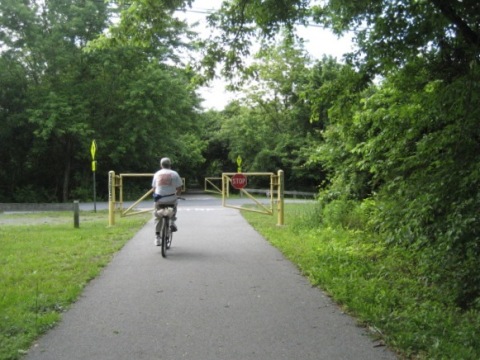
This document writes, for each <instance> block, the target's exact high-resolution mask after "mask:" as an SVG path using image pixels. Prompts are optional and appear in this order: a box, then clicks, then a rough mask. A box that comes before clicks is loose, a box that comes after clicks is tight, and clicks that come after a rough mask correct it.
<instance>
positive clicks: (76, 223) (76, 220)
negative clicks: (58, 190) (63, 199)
mask: <svg viewBox="0 0 480 360" xmlns="http://www.w3.org/2000/svg"><path fill="white" fill-rule="evenodd" d="M73 227H75V228H76V229H78V228H79V227H80V205H79V202H78V200H75V201H74V202H73Z"/></svg>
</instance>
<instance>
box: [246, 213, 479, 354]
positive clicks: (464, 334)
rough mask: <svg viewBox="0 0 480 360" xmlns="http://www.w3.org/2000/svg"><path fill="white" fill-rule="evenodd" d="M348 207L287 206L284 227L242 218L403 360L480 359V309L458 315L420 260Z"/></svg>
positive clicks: (451, 300) (259, 218)
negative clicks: (381, 235)
mask: <svg viewBox="0 0 480 360" xmlns="http://www.w3.org/2000/svg"><path fill="white" fill-rule="evenodd" d="M344 205H345V204H334V206H333V207H331V208H329V209H322V208H320V207H319V206H318V205H317V204H287V205H286V213H285V223H286V224H287V225H286V226H284V227H278V226H275V224H274V221H272V219H271V218H269V217H265V216H262V215H258V214H255V213H248V212H244V216H245V218H246V219H247V220H248V221H249V222H250V223H251V224H252V225H253V226H254V227H255V228H256V229H257V230H258V231H259V232H260V233H261V234H262V235H264V236H265V237H266V238H267V239H268V240H269V241H270V242H271V243H272V244H273V245H275V246H277V247H278V248H279V249H280V250H281V251H282V252H283V253H284V254H285V256H286V257H287V258H289V259H290V260H291V261H292V262H294V263H295V264H297V266H298V267H299V269H300V270H301V271H302V272H303V273H304V274H305V275H306V276H308V278H309V279H310V281H311V282H312V284H314V285H317V286H319V287H320V288H322V289H323V290H324V291H326V292H327V293H328V294H329V295H331V296H332V298H333V299H334V300H335V301H336V302H337V303H339V304H341V305H342V306H343V308H344V309H345V311H347V312H349V313H351V314H352V315H354V316H356V317H357V319H358V320H359V322H360V323H361V324H363V325H365V326H366V327H368V328H370V329H373V330H374V335H375V336H377V337H381V338H382V339H383V340H384V341H385V342H386V343H387V344H388V345H389V346H390V347H392V348H393V349H395V350H396V351H397V352H398V353H400V354H401V356H403V357H405V358H411V359H472V360H473V359H478V358H480V341H479V340H478V335H479V334H480V312H479V311H478V309H477V310H475V309H471V310H470V311H468V312H463V311H461V310H460V309H458V308H457V307H456V305H455V301H454V297H453V296H451V294H448V293H445V290H444V289H440V288H439V287H436V286H434V285H432V284H431V283H429V281H428V280H426V279H428V277H427V276H425V269H423V268H422V266H421V263H422V261H421V259H419V258H418V257H417V255H416V254H414V253H410V252H408V251H407V250H406V249H404V248H400V247H392V246H391V247H388V246H387V245H385V242H383V241H382V239H380V238H379V235H378V234H375V233H374V232H373V231H369V230H368V226H367V225H365V222H366V221H367V219H368V216H365V213H364V212H363V211H362V209H352V210H351V211H348V210H347V209H346V208H345V206H344ZM366 211H369V210H368V209H366ZM324 215H326V216H324ZM362 223H363V224H364V225H363V226H362Z"/></svg>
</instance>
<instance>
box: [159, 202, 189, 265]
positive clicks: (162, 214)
mask: <svg viewBox="0 0 480 360" xmlns="http://www.w3.org/2000/svg"><path fill="white" fill-rule="evenodd" d="M177 199H181V200H185V199H184V198H181V197H178V198H177ZM156 207H157V208H156V210H155V216H156V217H157V218H160V221H159V222H158V223H157V228H156V230H159V231H158V232H159V233H160V237H161V239H162V243H161V248H162V256H163V257H164V258H166V257H167V250H168V249H170V247H171V246H172V239H173V232H172V227H171V220H172V218H173V217H174V215H175V209H174V207H175V204H158V205H156Z"/></svg>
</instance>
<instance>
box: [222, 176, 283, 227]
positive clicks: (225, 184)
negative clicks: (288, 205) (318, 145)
mask: <svg viewBox="0 0 480 360" xmlns="http://www.w3.org/2000/svg"><path fill="white" fill-rule="evenodd" d="M238 174H239V173H222V205H223V206H224V207H229V208H234V209H240V210H244V211H253V212H258V213H262V214H266V215H273V213H274V203H275V196H274V195H276V204H277V215H278V219H277V225H284V194H283V193H284V180H283V178H284V176H283V170H279V171H278V173H277V174H275V173H270V172H265V173H262V172H251V173H242V175H244V176H245V177H247V178H250V177H269V178H270V189H269V190H267V191H266V192H265V195H266V199H267V201H266V202H262V201H261V200H259V199H258V198H256V197H255V196H254V195H252V193H253V192H254V190H253V189H248V188H243V187H242V188H239V189H238V190H239V191H240V194H242V195H245V196H246V197H247V198H249V199H250V200H251V201H252V204H253V205H255V207H243V206H238V205H233V204H231V203H229V201H228V198H229V194H230V187H233V184H232V178H234V177H235V176H236V175H238ZM257 192H258V191H257Z"/></svg>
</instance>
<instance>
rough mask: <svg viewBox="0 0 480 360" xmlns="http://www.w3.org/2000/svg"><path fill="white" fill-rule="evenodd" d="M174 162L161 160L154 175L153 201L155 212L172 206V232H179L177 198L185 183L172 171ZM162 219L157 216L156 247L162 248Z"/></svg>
mask: <svg viewBox="0 0 480 360" xmlns="http://www.w3.org/2000/svg"><path fill="white" fill-rule="evenodd" d="M171 167H172V162H171V161H170V159H169V158H167V157H165V158H162V159H161V160H160V168H161V169H160V170H158V171H157V172H156V173H155V174H154V175H153V180H152V188H153V200H154V201H155V210H157V209H158V208H159V206H160V205H164V204H172V205H173V209H174V215H173V218H172V222H171V225H170V226H171V229H172V231H177V225H176V224H175V220H176V219H177V218H176V214H177V197H178V196H179V195H180V194H181V193H182V185H183V181H182V178H181V177H180V175H178V173H177V172H176V171H174V170H172V169H171ZM154 214H155V212H154ZM159 222H160V219H159V218H158V216H155V245H156V246H160V244H161V238H160V229H158V224H159Z"/></svg>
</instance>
